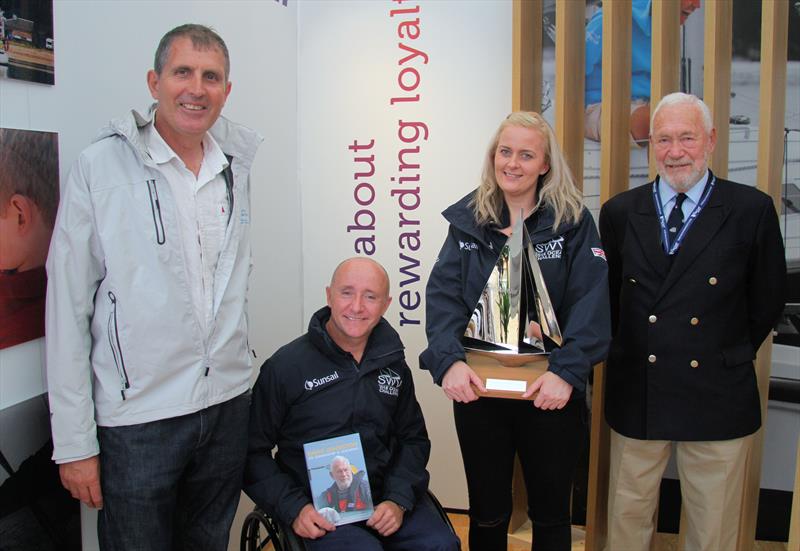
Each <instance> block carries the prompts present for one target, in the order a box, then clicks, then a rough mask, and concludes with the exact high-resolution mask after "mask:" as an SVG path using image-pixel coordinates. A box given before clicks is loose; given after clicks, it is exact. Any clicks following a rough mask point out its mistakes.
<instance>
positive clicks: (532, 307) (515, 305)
mask: <svg viewBox="0 0 800 551" xmlns="http://www.w3.org/2000/svg"><path fill="white" fill-rule="evenodd" d="M462 342H463V344H464V348H465V349H466V350H467V363H468V364H469V365H470V367H472V369H473V370H474V371H475V372H476V373H477V374H478V376H479V377H481V379H483V381H484V385H485V386H486V389H487V391H488V393H487V394H484V396H490V397H502V398H521V395H522V393H523V392H524V391H525V389H526V388H527V387H528V385H529V384H530V383H531V382H533V381H534V380H535V379H536V378H538V377H539V376H540V375H541V374H542V373H544V372H545V371H546V370H547V363H546V360H547V354H548V351H549V350H552V349H553V347H557V346H560V345H561V342H562V337H561V330H560V329H559V326H558V320H557V319H556V316H555V311H554V310H553V305H552V303H551V301H550V296H549V294H548V292H547V286H546V285H545V282H544V277H543V276H542V272H541V269H540V267H539V262H538V260H537V258H536V252H535V251H534V247H533V243H532V242H531V239H530V236H529V235H528V232H527V230H526V228H525V225H524V221H523V217H522V216H520V217H519V218H518V219H517V223H516V224H515V225H514V228H513V233H512V234H511V237H509V238H508V240H507V241H506V244H505V245H504V246H503V248H502V250H501V252H500V255H499V257H498V259H497V262H496V263H495V266H494V269H493V270H492V273H491V275H490V276H489V279H488V281H487V282H486V285H485V286H484V289H483V291H482V292H481V295H480V298H479V299H478V304H477V305H476V307H475V310H474V311H473V313H472V317H471V318H470V320H469V323H468V324H467V329H466V331H465V333H464V337H463V338H462Z"/></svg>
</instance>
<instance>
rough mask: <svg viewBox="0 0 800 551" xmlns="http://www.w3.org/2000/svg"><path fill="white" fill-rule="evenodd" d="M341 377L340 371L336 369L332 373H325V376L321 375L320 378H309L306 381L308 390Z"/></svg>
mask: <svg viewBox="0 0 800 551" xmlns="http://www.w3.org/2000/svg"><path fill="white" fill-rule="evenodd" d="M338 378H339V372H338V371H334V372H333V373H331V374H330V375H325V376H324V377H320V378H319V379H309V380H307V381H306V384H305V387H306V390H312V389H315V388H317V387H318V386H322V385H326V384H328V383H330V382H331V381H335V380H336V379H338Z"/></svg>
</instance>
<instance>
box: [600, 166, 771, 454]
mask: <svg viewBox="0 0 800 551" xmlns="http://www.w3.org/2000/svg"><path fill="white" fill-rule="evenodd" d="M599 226H600V234H601V238H602V242H603V248H604V249H605V252H606V256H607V258H608V272H609V290H610V298H611V314H612V332H613V340H612V344H611V350H610V353H609V357H608V361H607V369H606V392H605V414H606V419H607V421H608V423H609V425H610V426H611V427H612V428H613V429H614V430H615V431H617V432H619V433H620V434H622V435H624V436H628V437H631V438H638V439H648V440H679V441H697V440H700V441H702V440H727V439H732V438H738V437H741V436H745V435H748V434H751V433H753V432H755V431H756V430H758V428H759V427H760V426H761V409H760V405H759V396H758V388H757V385H756V376H755V371H754V368H753V360H754V359H755V355H756V351H757V350H758V347H759V346H760V345H761V343H762V342H763V341H764V339H765V338H766V336H767V335H768V334H769V331H770V330H771V328H772V327H773V325H774V324H775V322H776V320H777V319H778V316H779V315H780V312H781V311H782V309H783V307H784V296H785V284H786V283H785V282H786V258H785V253H784V249H783V239H782V237H781V232H780V226H779V223H778V217H777V214H776V212H775V207H774V204H773V202H772V199H771V198H770V197H769V196H768V195H766V194H765V193H762V192H761V191H759V190H757V189H755V188H753V187H750V186H745V185H741V184H736V183H733V182H729V181H727V180H722V179H717V182H716V186H715V188H714V190H713V192H712V193H711V196H710V198H709V202H708V204H707V205H706V207H705V209H704V210H703V211H702V212H701V213H700V215H699V216H698V218H697V219H696V220H695V223H694V224H693V225H692V226H691V228H690V229H689V231H688V233H687V234H686V237H685V240H684V242H683V244H682V245H681V248H680V249H679V250H678V252H677V253H676V255H675V257H674V259H670V258H669V257H668V256H667V255H666V253H665V252H664V249H663V247H662V245H661V233H660V226H659V221H658V217H657V214H656V209H655V204H654V202H653V194H652V183H651V184H648V185H644V186H641V187H638V188H636V189H632V190H629V191H626V192H623V193H620V194H619V195H617V196H615V197H613V198H611V199H610V200H609V201H607V202H606V203H605V204H604V205H603V208H602V209H601V211H600V222H599Z"/></svg>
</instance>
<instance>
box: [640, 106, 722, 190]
mask: <svg viewBox="0 0 800 551" xmlns="http://www.w3.org/2000/svg"><path fill="white" fill-rule="evenodd" d="M716 141H717V135H716V131H715V130H714V129H713V128H712V129H711V131H710V132H708V131H706V129H705V126H704V125H703V116H702V114H701V112H700V109H699V108H698V107H697V106H694V105H691V104H686V103H683V104H680V103H678V104H674V105H665V106H663V107H661V109H659V110H658V112H657V113H656V116H655V117H654V118H653V131H652V134H651V136H650V143H651V145H652V147H653V151H654V152H655V157H656V167H657V168H658V174H659V176H661V178H662V179H664V180H666V181H667V182H668V183H669V185H670V187H672V189H674V190H675V191H677V192H679V193H680V192H686V191H688V190H689V188H691V187H692V186H693V185H694V184H695V183H697V181H698V180H700V178H701V177H702V176H703V174H705V171H706V169H707V168H708V160H709V158H710V157H711V153H712V152H713V151H714V146H715V145H716Z"/></svg>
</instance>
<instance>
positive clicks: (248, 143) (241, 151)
mask: <svg viewBox="0 0 800 551" xmlns="http://www.w3.org/2000/svg"><path fill="white" fill-rule="evenodd" d="M156 107H158V104H157V103H153V104H152V105H151V106H150V108H149V109H148V110H147V112H146V113H145V114H141V113H139V112H138V111H136V110H135V109H131V112H130V114H129V115H128V116H126V117H122V118H118V119H113V120H111V121H110V122H109V123H108V125H107V126H106V127H105V128H103V129H102V130H101V131H100V134H99V135H98V136H97V138H96V139H95V141H99V140H102V139H104V138H107V137H109V136H121V137H122V138H124V139H125V140H127V141H128V143H130V144H131V147H133V149H134V150H136V151H137V152H138V153H139V155H140V156H141V158H142V159H147V158H148V155H147V153H146V148H145V145H144V143H142V140H141V138H140V137H139V128H141V127H143V126H145V125H147V124H150V123H151V122H152V121H153V115H154V113H155V110H156ZM209 133H210V134H211V136H212V137H213V138H214V140H215V141H216V142H217V144H219V146H220V148H221V149H222V152H223V153H224V154H225V155H226V156H229V157H233V158H234V159H236V160H237V162H238V163H240V164H241V166H242V169H243V170H245V171H248V170H250V166H251V165H252V164H253V160H254V159H255V155H256V150H257V149H258V146H259V145H260V144H261V142H262V141H263V140H264V138H263V137H261V136H260V135H259V134H258V133H257V132H256V131H254V130H251V129H249V128H247V127H245V126H242V125H240V124H236V123H234V122H231V121H230V120H228V119H227V118H225V117H222V116H220V117H219V118H218V119H217V122H215V123H214V126H212V127H211V129H210V130H209Z"/></svg>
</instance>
